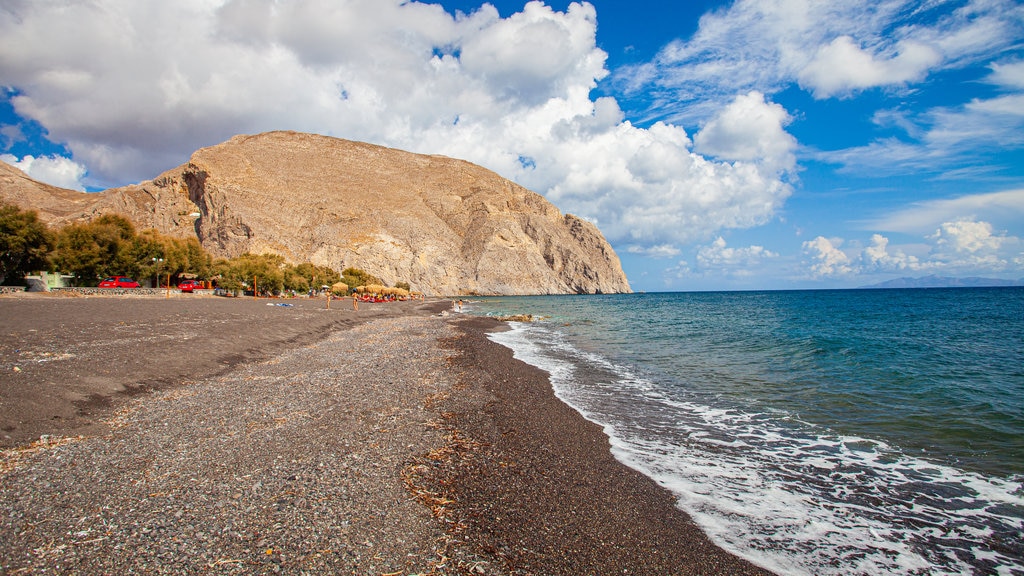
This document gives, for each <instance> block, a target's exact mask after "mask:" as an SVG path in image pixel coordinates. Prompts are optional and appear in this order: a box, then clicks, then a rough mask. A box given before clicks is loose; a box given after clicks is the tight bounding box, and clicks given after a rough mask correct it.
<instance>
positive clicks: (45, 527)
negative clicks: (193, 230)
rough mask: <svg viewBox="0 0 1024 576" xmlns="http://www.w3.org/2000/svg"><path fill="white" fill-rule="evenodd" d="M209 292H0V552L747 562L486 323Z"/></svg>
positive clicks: (364, 561)
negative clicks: (1, 440)
mask: <svg viewBox="0 0 1024 576" xmlns="http://www.w3.org/2000/svg"><path fill="white" fill-rule="evenodd" d="M223 300H225V299H219V298H212V297H210V298H207V299H206V300H200V299H193V300H186V299H171V300H169V301H162V300H159V299H157V300H153V299H136V300H131V299H119V298H81V299H69V300H67V301H64V300H61V299H46V298H40V299H31V298H16V299H7V298H0V312H3V315H4V319H5V324H4V327H3V340H2V342H0V352H2V356H0V428H2V429H3V430H5V431H6V432H5V433H6V435H7V436H8V438H7V440H6V441H7V443H8V444H7V445H8V446H10V447H9V448H8V449H6V450H4V451H3V453H2V456H0V499H2V501H3V503H4V508H3V513H2V517H0V573H4V574H22V573H25V574H30V573H58V574H100V573H104V574H125V573H142V574H198V573H204V574H206V573H212V574H266V573H285V574H324V573H332V574H392V575H397V574H613V573H614V574H623V573H630V574H668V573H672V574H754V573H763V572H762V571H760V570H759V569H757V568H755V567H753V566H751V565H749V564H748V563H746V562H744V561H742V560H740V559H738V558H736V557H734V556H731V555H729V554H728V553H726V552H724V551H722V550H721V549H719V548H717V547H715V546H714V545H713V544H711V543H710V542H709V541H708V540H707V538H706V537H705V536H704V535H703V534H702V533H701V532H700V531H699V529H697V528H696V526H695V525H693V523H692V522H691V521H690V520H689V519H688V518H687V517H686V515H685V514H683V513H682V512H680V511H679V510H678V509H676V508H675V506H674V503H673V501H672V498H671V496H670V495H669V494H668V493H667V492H666V491H664V490H663V489H661V488H660V487H659V486H657V485H656V484H655V483H654V482H652V481H650V480H649V479H647V478H646V477H644V476H642V475H640V474H639V473H636V472H635V471H633V470H631V469H629V468H627V467H625V466H623V465H621V464H619V463H618V462H616V461H615V460H614V459H613V458H612V456H611V454H610V452H609V446H608V443H607V439H606V438H605V437H604V436H603V434H602V433H601V431H600V429H599V428H597V427H596V426H594V425H592V424H590V423H587V422H586V421H585V420H583V418H582V417H580V416H579V415H578V414H576V413H575V412H573V411H572V410H571V409H569V408H568V407H567V406H565V405H564V404H562V403H561V402H560V401H558V400H557V399H556V398H555V397H554V395H553V394H552V393H551V390H550V385H549V384H548V382H547V378H546V375H545V374H544V373H543V372H541V371H538V370H535V369H533V368H532V367H529V366H527V365H525V364H523V363H521V362H518V361H515V360H513V359H512V356H511V353H510V351H508V350H507V349H505V348H503V347H501V346H498V345H496V344H494V343H492V342H490V341H489V340H487V338H486V334H485V331H486V330H494V329H500V326H499V324H498V323H497V322H496V321H493V320H489V319H478V318H471V317H466V316H464V315H460V314H446V313H441V311H442V310H444V309H445V308H446V307H447V304H446V303H444V302H433V303H401V304H379V305H363V306H360V309H359V310H358V311H354V310H352V309H351V306H346V302H345V301H339V302H335V303H334V304H333V308H332V309H331V310H326V309H325V303H324V302H323V301H316V300H300V301H296V304H295V306H293V307H276V306H266V304H267V302H265V301H264V302H257V301H247V302H239V301H223ZM8 320H10V321H8ZM119 328H120V329H121V330H120V332H118V329H119ZM104 329H110V330H111V331H108V332H104ZM29 330H35V332H29ZM125 332H127V334H128V335H131V334H136V335H138V334H144V337H143V338H137V339H133V338H131V337H130V336H126V335H125V334H124V333H125ZM102 334H106V335H102ZM190 334H195V335H197V336H196V337H191V336H189V337H186V336H187V335H190ZM218 341H219V342H220V343H218ZM161 350H162V351H163V352H164V353H165V356H170V357H169V358H166V359H165V360H161V361H159V362H161V363H162V364H160V365H159V366H153V365H152V363H148V364H147V362H144V361H136V360H143V359H145V358H151V357H154V356H155V355H156V354H157V353H158V352H160V351H161ZM15 367H17V368H18V370H14V368H15ZM86 376H89V377H91V378H92V379H86V378H85V377H86ZM103 376H107V378H106V379H105V378H103ZM62 379H63V380H64V381H63V387H62ZM35 382H44V383H45V384H40V387H41V388H42V391H39V390H35V391H33V390H32V388H33V385H34V383H35ZM69 389H72V390H71V392H69V391H68V390H69ZM24 395H28V396H30V397H31V398H33V400H32V402H31V403H25V402H21V403H19V401H18V398H19V397H20V396H24ZM37 408H40V409H43V410H44V411H46V412H45V414H46V417H44V418H40V417H34V416H33V414H34V412H33V411H34V410H36V409H37ZM54 415H56V416H57V417H53V416H54ZM40 435H42V438H41V439H40ZM29 436H34V438H36V440H35V441H34V442H32V443H31V444H30V443H29V441H30V438H29Z"/></svg>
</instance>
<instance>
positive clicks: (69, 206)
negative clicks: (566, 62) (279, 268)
mask: <svg viewBox="0 0 1024 576" xmlns="http://www.w3.org/2000/svg"><path fill="white" fill-rule="evenodd" d="M0 164H2V163H0ZM19 175H20V176H19ZM0 199H4V200H7V201H13V202H15V203H16V204H18V205H21V206H23V207H26V208H32V209H35V210H38V211H39V213H40V216H41V217H42V218H43V220H45V221H47V222H49V223H50V224H51V225H55V226H60V225H63V224H66V223H69V222H73V221H80V220H88V219H91V218H93V217H95V216H96V215H99V214H104V213H110V212H116V213H121V214H124V215H126V216H127V217H128V218H130V219H131V220H132V221H133V222H135V224H136V225H137V226H138V227H139V228H140V229H145V228H156V229H157V230H159V231H161V232H162V233H165V234H171V235H175V236H179V237H189V236H196V237H198V238H199V240H200V242H201V243H202V245H203V246H204V247H205V248H206V249H207V250H209V251H210V252H211V253H212V254H214V255H216V256H236V255H239V254H242V253H245V252H252V253H257V254H259V253H267V252H270V253H276V254H281V255H282V256H284V257H285V258H286V259H288V260H289V261H292V262H302V261H309V262H313V263H315V264H319V265H325V266H330V267H332V268H335V269H337V270H339V271H340V270H342V269H343V268H346V267H349V266H354V267H356V268H361V269H363V270H365V271H367V272H369V273H371V274H373V275H375V276H377V277H379V278H381V279H382V280H384V281H385V282H387V283H389V284H393V283H395V282H398V281H406V282H409V284H410V285H412V286H413V289H416V290H422V291H424V292H426V293H428V294H438V295H455V294H467V293H477V294H562V293H573V294H575V293H618V292H629V283H628V281H627V280H626V276H625V274H624V273H623V271H622V268H621V266H620V263H619V259H618V256H616V254H615V252H614V251H613V250H612V248H611V246H610V245H609V244H608V243H607V242H606V241H605V239H604V237H603V236H602V235H601V233H600V231H598V229H597V228H596V227H595V226H594V225H593V224H591V223H589V222H587V221H585V220H582V219H580V218H577V217H575V216H572V215H569V214H565V215H563V214H562V213H561V212H559V210H558V209H557V208H555V207H554V206H553V205H552V204H551V203H550V202H548V201H547V200H545V199H544V198H543V197H542V196H540V195H538V194H536V193H534V192H531V191H529V190H527V189H525V188H523V187H521V186H519V185H517V184H515V183H513V182H510V181H508V180H506V179H504V178H502V177H500V176H498V175H497V174H495V173H493V172H491V171H489V170H486V169H484V168H481V167H480V166H476V165H474V164H471V163H469V162H465V161H461V160H455V159H452V158H447V157H443V156H424V155H420V154H412V153H409V152H403V151H400V150H394V149H390V148H383V147H380V146H374V145H371V144H365V143H359V142H351V141H347V140H341V139H337V138H330V137H326V136H317V135H312V134H302V133H295V132H270V133H266V134H259V135H255V136H236V137H234V138H232V139H231V140H229V141H227V142H225V143H223V144H219V145H217V146H212V147H209V148H203V149H201V150H199V151H197V152H196V153H195V154H193V155H192V157H191V159H190V160H189V162H188V163H187V164H185V165H183V166H180V167H178V168H175V169H173V170H169V171H167V172H165V173H163V174H161V175H160V176H159V177H157V178H155V179H154V180H151V181H148V182H142V183H140V184H136V185H132V186H126V187H122V188H115V189H111V190H106V191H104V192H98V193H89V194H86V193H81V192H74V191H70V190H62V189H59V188H54V187H51V186H46V185H44V184H40V183H37V182H34V181H32V180H30V179H28V178H27V177H25V176H24V175H23V174H22V173H21V172H20V171H18V170H16V169H14V168H11V167H9V166H6V165H4V166H0Z"/></svg>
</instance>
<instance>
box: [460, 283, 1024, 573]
mask: <svg viewBox="0 0 1024 576" xmlns="http://www.w3.org/2000/svg"><path fill="white" fill-rule="evenodd" d="M464 311H465V312H467V313H471V314H478V315H498V316H501V315H509V314H532V315H533V316H534V317H535V319H536V320H535V321H534V322H512V323H510V326H511V330H509V331H504V332H497V333H494V334H492V335H491V336H490V338H491V339H492V340H493V341H495V342H497V343H499V344H502V345H504V346H507V347H508V348H510V349H512V350H513V351H514V354H515V356H516V357H517V358H519V359H521V360H523V361H524V362H527V363H529V364H532V365H534V366H537V367H539V368H542V369H543V370H545V371H547V372H548V373H549V374H550V376H551V385H552V387H553V389H554V392H555V394H556V395H557V396H558V398H560V399H561V400H562V401H564V402H565V403H567V404H568V405H570V406H571V407H573V408H574V409H575V410H577V411H578V412H579V413H580V414H582V415H583V416H584V417H585V418H587V419H588V420H591V421H593V422H595V423H597V424H599V425H600V426H602V427H603V429H604V431H605V433H606V434H607V435H608V438H609V440H610V443H611V450H612V452H613V454H614V455H615V457H616V458H617V459H618V460H620V461H621V462H623V463H624V464H626V465H628V466H630V467H632V468H634V469H636V470H638V471H640V472H642V473H643V474H646V475H647V476H649V477H651V478H652V479H654V480H655V481H656V482H658V483H659V484H660V485H661V486H664V487H665V488H666V489H668V490H670V491H671V492H672V493H673V494H674V495H675V498H676V499H677V503H678V506H679V508H681V509H682V510H684V511H686V512H687V513H688V514H689V515H690V516H691V517H692V518H693V520H694V521H695V522H696V523H697V524H698V525H699V526H700V527H701V528H702V529H703V530H704V531H705V532H706V533H707V534H708V535H709V536H710V537H711V539H712V540H713V541H714V542H715V543H717V544H718V545H719V546H721V547H722V548H724V549H726V550H728V551H730V552H732V553H734V554H736V555H739V556H741V557H744V558H747V559H749V560H751V561H752V562H754V563H755V564H758V565H760V566H763V567H765V568H767V569H769V570H772V571H774V572H776V573H778V574H786V575H790V574H808V575H812V574H813V575H824V574H843V575H850V574H922V575H924V574H928V575H932V574H1006V575H1024V288H958V289H906V290H866V289H861V290H820V291H818V290H815V291H766V292H696V293H689V292H687V293H645V294H623V295H584V296H543V297H490V298H480V299H475V300H473V301H472V302H469V303H468V304H467V305H466V306H465V308H464Z"/></svg>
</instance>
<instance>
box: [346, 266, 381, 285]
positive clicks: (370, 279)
mask: <svg viewBox="0 0 1024 576" xmlns="http://www.w3.org/2000/svg"><path fill="white" fill-rule="evenodd" d="M341 281H342V282H344V283H345V284H348V287H349V289H352V288H358V287H360V286H369V285H370V284H381V285H383V284H384V283H383V282H381V281H380V279H379V278H377V277H376V276H374V275H373V274H370V273H369V272H364V271H362V270H360V269H359V268H345V269H344V270H342V271H341Z"/></svg>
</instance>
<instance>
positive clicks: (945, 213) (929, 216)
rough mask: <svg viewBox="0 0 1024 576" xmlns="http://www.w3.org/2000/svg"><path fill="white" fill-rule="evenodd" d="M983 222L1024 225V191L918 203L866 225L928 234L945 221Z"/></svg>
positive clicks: (875, 228)
mask: <svg viewBox="0 0 1024 576" xmlns="http://www.w3.org/2000/svg"><path fill="white" fill-rule="evenodd" d="M965 219H980V220H985V221H990V222H999V223H1001V224H1005V225H1012V224H1014V223H1016V224H1017V225H1019V224H1020V223H1021V222H1024V189H1019V190H1004V191H1001V192H992V193H987V194H971V195H965V196H960V197H956V198H948V199H942V200H930V201H927V202H918V203H915V204H913V205H911V206H909V207H907V208H904V209H901V210H897V211H896V212H894V213H892V214H889V215H887V216H884V217H882V218H878V219H875V220H870V221H867V222H864V223H863V225H862V227H863V228H865V229H874V230H883V231H889V232H903V233H909V234H922V235H923V234H927V233H929V232H931V231H934V230H935V229H936V228H937V227H940V226H941V225H942V224H943V223H945V222H955V221H959V220H965Z"/></svg>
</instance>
